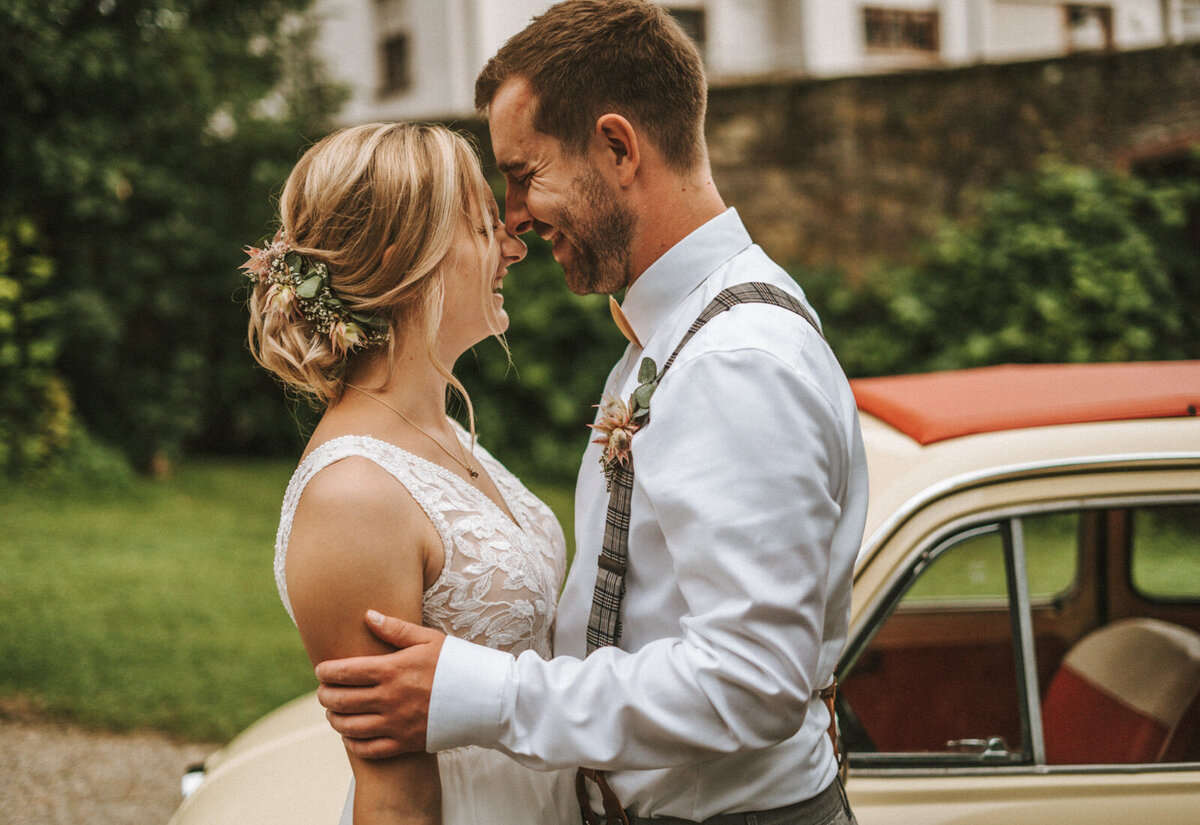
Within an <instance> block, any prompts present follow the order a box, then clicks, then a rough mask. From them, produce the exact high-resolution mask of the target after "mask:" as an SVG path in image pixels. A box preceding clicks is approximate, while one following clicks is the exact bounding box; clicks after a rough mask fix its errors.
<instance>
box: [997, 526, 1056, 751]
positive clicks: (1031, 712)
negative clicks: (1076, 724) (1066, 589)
mask: <svg viewBox="0 0 1200 825" xmlns="http://www.w3.org/2000/svg"><path fill="white" fill-rule="evenodd" d="M1001 530H1002V532H1004V533H1005V534H1006V538H1007V539H1008V540H1007V541H1005V542H1004V544H1005V548H1004V560H1005V567H1007V568H1008V576H1009V608H1010V610H1011V611H1012V612H1011V613H1010V615H1011V617H1012V623H1013V643H1014V644H1015V646H1016V651H1015V653H1016V659H1017V663H1018V665H1019V667H1020V672H1019V675H1018V679H1017V681H1018V686H1017V701H1018V703H1019V706H1020V711H1021V727H1022V728H1023V730H1022V734H1023V735H1022V739H1023V743H1022V746H1021V750H1023V751H1024V750H1025V747H1026V743H1027V744H1028V747H1029V749H1030V752H1031V755H1032V757H1033V763H1034V764H1035V765H1040V764H1043V763H1044V762H1045V761H1046V744H1045V740H1044V738H1043V736H1042V704H1041V701H1040V699H1039V697H1040V696H1041V695H1042V694H1041V691H1039V690H1038V675H1037V659H1036V658H1035V655H1034V639H1033V602H1032V599H1031V598H1030V596H1029V572H1028V570H1027V569H1026V565H1025V529H1024V525H1023V524H1022V522H1021V517H1020V516H1012V517H1009V518H1006V519H1005V520H1004V526H1003V527H1002V528H1001Z"/></svg>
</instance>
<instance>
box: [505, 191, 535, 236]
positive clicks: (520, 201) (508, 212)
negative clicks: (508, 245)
mask: <svg viewBox="0 0 1200 825" xmlns="http://www.w3.org/2000/svg"><path fill="white" fill-rule="evenodd" d="M514 188H515V187H512V186H510V187H508V190H507V191H506V192H505V193H504V228H505V229H507V230H508V234H510V235H512V236H513V237H516V236H517V235H524V234H525V233H526V232H528V231H529V230H530V229H532V228H533V216H532V215H530V214H529V210H528V209H526V208H525V196H524V194H522V193H520V192H514V191H513V189H514Z"/></svg>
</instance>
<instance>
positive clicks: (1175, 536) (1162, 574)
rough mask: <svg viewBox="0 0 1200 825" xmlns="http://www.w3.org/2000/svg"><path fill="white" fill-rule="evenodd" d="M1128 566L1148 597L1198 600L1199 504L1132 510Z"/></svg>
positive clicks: (1199, 571) (1199, 573) (1140, 588)
mask: <svg viewBox="0 0 1200 825" xmlns="http://www.w3.org/2000/svg"><path fill="white" fill-rule="evenodd" d="M1129 568H1130V569H1129V574H1130V579H1131V580H1132V582H1133V586H1134V589H1136V590H1137V592H1138V593H1140V594H1141V595H1142V596H1144V597H1146V598H1148V599H1159V600H1165V601H1181V600H1182V601H1198V600H1200V504H1184V505H1177V506H1164V507H1145V508H1141V509H1138V510H1135V511H1133V513H1132V529H1131V539H1130V556H1129Z"/></svg>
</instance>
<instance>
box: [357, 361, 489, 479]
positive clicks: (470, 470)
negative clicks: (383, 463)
mask: <svg viewBox="0 0 1200 825" xmlns="http://www.w3.org/2000/svg"><path fill="white" fill-rule="evenodd" d="M346 386H347V387H350V388H351V389H355V390H358V391H359V392H360V393H362V394H363V395H365V396H366V397H367V398H370V399H371V400H372V401H378V402H379V403H380V404H382V405H383V406H385V407H387V408H388V409H389V410H391V411H392V412H394V413H395V414H396V415H398V416H400V417H401V418H403V419H404V420H405V421H407V422H408V424H409V426H410V427H412V428H413V429H414V430H416V431H417V432H419V433H420V434H421V435H423V436H425V437H426V438H428V439H429V440H430V441H432V442H433V443H434V444H436V445H438V447H440V448H441V450H442V452H443V453H445V454H446V455H448V456H450V458H452V459H454V460H455V461H457V462H458V463H459V464H461V465H462V467H463V469H464V470H466V471H467V472H468V473H469V474H470V475H471V478H479V471H478V470H476V469H475V468H474V467H473V466H471V465H470V464H468V463H467V462H466V461H463V460H462V459H461V458H459V457H458V456H456V455H455V454H454V453H452V452H450V451H449V450H447V449H446V447H445V445H443V444H442V442H440V441H438V440H437V439H436V438H434V437H433V436H432V435H430V434H429V433H428V432H426V431H425V430H424V429H423V428H422V427H418V426H417V424H416V423H415V422H414V421H413V420H412V419H411V418H409V417H408V416H407V415H405V414H404V413H402V412H400V411H399V410H398V409H396V408H395V407H393V406H392V405H391V404H389V403H388V402H386V401H384V400H383V399H382V398H380V397H379V396H377V395H374V394H372V393H369V392H367V391H366V390H364V389H363V388H362V387H358V386H355V385H354V384H351V383H350V382H349V381H347V382H346ZM454 441H455V443H457V444H458V449H459V450H460V451H462V449H463V447H462V443H461V442H459V441H458V439H457V438H455V439H454ZM463 452H464V454H465V451H463Z"/></svg>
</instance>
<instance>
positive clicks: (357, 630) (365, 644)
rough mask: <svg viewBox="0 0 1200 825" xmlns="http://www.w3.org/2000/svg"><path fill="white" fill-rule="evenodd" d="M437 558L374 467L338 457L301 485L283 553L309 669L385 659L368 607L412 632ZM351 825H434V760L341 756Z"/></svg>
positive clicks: (410, 509) (396, 489)
mask: <svg viewBox="0 0 1200 825" xmlns="http://www.w3.org/2000/svg"><path fill="white" fill-rule="evenodd" d="M443 558H444V555H443V550H442V547H441V542H440V539H439V537H438V534H437V531H436V530H435V529H434V527H433V525H432V524H431V523H430V521H429V519H428V517H427V516H426V515H425V513H424V511H423V510H421V508H420V506H419V505H418V504H417V503H416V502H415V501H414V500H413V499H412V497H411V496H410V495H409V494H408V492H407V491H406V490H405V489H404V488H403V487H402V486H401V485H400V484H399V483H398V482H396V480H395V479H394V478H392V477H391V476H390V475H389V474H388V473H387V472H386V471H384V470H383V469H382V468H380V467H379V466H378V465H376V464H374V463H373V462H371V461H368V460H367V459H364V458H347V459H344V460H342V461H339V462H337V463H335V464H332V465H330V466H329V467H327V468H325V469H324V470H322V471H321V472H319V473H318V474H317V475H316V476H314V477H313V479H312V480H310V481H309V483H308V485H307V486H306V487H305V489H304V494H303V495H302V497H301V499H300V502H299V504H298V506H297V508H296V516H295V521H294V522H293V525H292V532H291V537H290V540H289V542H288V550H287V586H288V597H289V599H290V601H291V603H292V611H293V613H294V614H295V617H296V624H297V626H298V627H299V629H300V636H301V638H302V639H303V640H304V647H305V649H306V650H307V651H308V656H309V658H310V659H311V660H312V662H313V664H314V665H315V664H316V663H318V662H321V661H323V660H326V659H336V658H344V657H347V656H365V655H372V654H376V653H387V652H390V651H391V650H392V648H389V647H388V646H386V645H385V644H384V643H382V642H380V641H379V640H378V639H376V638H375V637H374V636H372V635H371V633H370V632H368V630H367V628H366V626H365V625H364V623H363V615H364V614H365V612H366V610H367V609H368V608H374V609H376V610H380V611H383V612H385V613H387V612H389V611H396V612H394V613H391V615H395V616H401V617H403V618H405V619H407V620H409V621H412V622H416V623H420V621H421V599H422V593H423V592H424V589H425V586H426V584H427V583H429V582H432V581H433V579H434V578H436V577H437V574H438V572H439V571H440V570H441V565H442V560H443ZM347 756H348V757H349V759H350V764H351V767H352V768H353V770H354V778H355V786H356V787H355V797H354V823H355V825H377V824H378V825H382V824H383V823H387V825H396V823H405V825H417V824H418V823H419V825H433V824H434V823H440V822H441V786H440V784H439V781H438V771H437V757H436V756H434V755H432V754H426V753H415V754H408V755H404V756H399V757H394V758H391V759H384V760H364V759H360V758H358V757H355V756H353V755H351V754H349V753H348V754H347Z"/></svg>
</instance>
